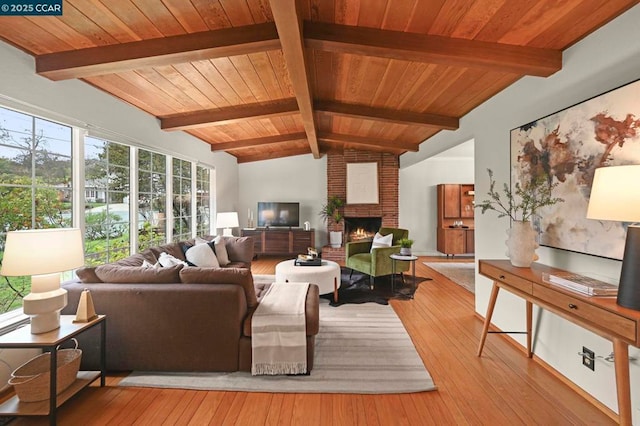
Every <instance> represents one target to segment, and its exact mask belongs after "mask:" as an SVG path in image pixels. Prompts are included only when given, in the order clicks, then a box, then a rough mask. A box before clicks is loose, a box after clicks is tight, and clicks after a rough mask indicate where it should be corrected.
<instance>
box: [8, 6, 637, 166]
mask: <svg viewBox="0 0 640 426" xmlns="http://www.w3.org/2000/svg"><path fill="white" fill-rule="evenodd" d="M637 3H638V0H606V1H602V0H561V1H559V0H304V1H296V0H270V1H269V0H218V1H213V0H191V1H189V0H102V1H100V0H65V1H64V5H63V15H62V16H60V17H33V16H25V17H14V16H12V17H8V16H6V17H0V39H2V40H4V41H6V42H7V43H10V44H12V45H14V46H16V47H18V48H20V49H22V50H24V51H25V52H27V53H29V54H31V55H33V56H34V57H35V61H36V72H37V73H39V74H40V75H43V76H45V77H47V78H50V79H51V80H56V81H57V80H65V79H76V78H77V79H82V80H83V81H85V82H87V83H89V84H91V85H93V86H95V87H97V88H99V89H101V90H103V91H105V92H107V93H110V94H112V95H113V96H116V97H118V98H120V99H121V100H123V101H125V102H128V103H130V104H132V105H135V106H136V107H138V108H140V109H142V110H144V111H146V112H147V113H149V114H151V115H153V116H155V117H157V118H158V120H159V126H161V128H162V129H164V130H166V131H180V130H182V131H186V132H188V133H190V134H192V135H193V136H195V137H197V138H200V139H201V140H203V141H204V142H206V143H208V144H210V145H211V149H212V150H214V151H218V150H224V151H226V152H228V153H229V154H231V155H234V156H236V157H237V158H238V161H239V162H248V161H257V160H264V159H269V158H278V157H286V156H292V155H300V154H308V153H311V154H313V156H314V157H315V158H320V157H321V156H322V155H323V153H326V152H328V151H336V150H337V151H341V150H343V149H352V148H355V149H367V150H373V151H383V152H390V153H395V154H402V153H404V152H407V151H417V150H418V146H419V145H420V143H429V141H428V140H429V138H430V137H431V136H433V135H434V134H436V133H437V132H439V131H448V130H451V129H456V128H457V126H458V120H459V118H460V117H462V116H463V115H465V114H466V113H468V112H469V111H471V110H472V109H473V108H475V107H476V106H478V105H479V104H481V103H482V102H484V101H485V100H487V99H489V98H490V97H491V96H493V95H495V94H496V93H498V92H499V91H501V90H502V89H504V88H506V87H507V86H509V85H510V84H512V83H514V82H515V81H516V80H518V79H520V78H521V77H522V76H525V75H533V76H538V77H539V78H544V77H546V76H549V75H551V74H553V73H555V72H557V71H558V70H560V69H561V67H562V51H563V50H564V49H566V48H567V47H569V46H571V45H572V44H574V43H576V42H577V41H578V40H580V39H581V38H583V37H584V36H586V35H587V34H589V33H591V32H592V31H594V30H596V29H597V28H599V27H600V26H602V25H604V24H606V23H607V22H609V21H610V20H611V19H613V18H615V17H616V16H618V15H620V14H621V13H623V12H624V11H626V10H627V9H629V8H630V7H632V6H633V5H635V4H637ZM423 141H424V142H423Z"/></svg>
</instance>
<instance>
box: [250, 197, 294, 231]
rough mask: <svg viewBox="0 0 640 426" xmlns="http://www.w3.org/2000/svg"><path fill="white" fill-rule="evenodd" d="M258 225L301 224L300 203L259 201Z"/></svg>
mask: <svg viewBox="0 0 640 426" xmlns="http://www.w3.org/2000/svg"><path fill="white" fill-rule="evenodd" d="M258 226H259V227H267V226H296V227H297V226H300V203H275V202H258Z"/></svg>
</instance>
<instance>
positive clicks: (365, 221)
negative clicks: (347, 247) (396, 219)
mask: <svg viewBox="0 0 640 426" xmlns="http://www.w3.org/2000/svg"><path fill="white" fill-rule="evenodd" d="M344 224H345V232H344V234H345V239H346V241H347V242H348V241H358V240H365V239H373V236H374V235H375V234H376V232H378V230H379V229H380V225H381V224H382V218H381V217H345V218H344Z"/></svg>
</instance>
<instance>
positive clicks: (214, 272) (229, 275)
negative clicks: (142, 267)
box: [180, 267, 258, 308]
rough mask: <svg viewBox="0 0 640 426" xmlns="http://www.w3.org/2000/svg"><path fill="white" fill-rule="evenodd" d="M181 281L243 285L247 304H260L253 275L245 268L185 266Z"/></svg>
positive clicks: (249, 305)
mask: <svg viewBox="0 0 640 426" xmlns="http://www.w3.org/2000/svg"><path fill="white" fill-rule="evenodd" d="M180 281H182V282H183V283H184V284H235V285H239V286H242V289H243V290H244V295H245V297H246V299H247V306H248V307H249V308H253V307H255V306H257V305H258V298H257V297H256V289H255V288H254V286H253V275H251V271H250V270H248V269H245V268H192V267H189V268H183V269H182V270H181V271H180Z"/></svg>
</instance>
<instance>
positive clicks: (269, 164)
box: [238, 154, 328, 248]
mask: <svg viewBox="0 0 640 426" xmlns="http://www.w3.org/2000/svg"><path fill="white" fill-rule="evenodd" d="M238 169H239V176H240V178H239V181H240V192H241V193H240V200H239V206H240V210H239V215H240V226H241V227H245V226H247V214H248V209H251V210H252V211H253V215H254V217H256V208H257V205H258V201H292V202H299V203H300V226H302V224H303V223H304V222H306V221H309V222H311V227H312V228H314V229H315V230H316V247H317V248H320V247H322V246H323V245H326V244H328V239H327V238H328V237H327V227H326V224H325V223H324V222H323V221H322V218H321V217H320V216H319V214H318V213H319V212H320V209H321V208H322V205H323V204H324V203H326V201H327V157H326V156H323V157H322V158H320V159H317V160H316V159H314V158H313V156H312V155H311V154H309V155H297V156H295V157H287V158H278V159H274V160H265V161H256V162H251V163H241V164H240V165H239V166H238Z"/></svg>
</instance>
